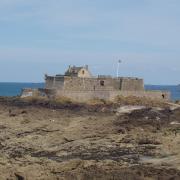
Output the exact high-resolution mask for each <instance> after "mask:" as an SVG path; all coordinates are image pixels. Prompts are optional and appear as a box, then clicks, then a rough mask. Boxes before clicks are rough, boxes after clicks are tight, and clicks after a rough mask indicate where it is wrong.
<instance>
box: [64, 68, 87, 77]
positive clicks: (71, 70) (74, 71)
mask: <svg viewBox="0 0 180 180" xmlns="http://www.w3.org/2000/svg"><path fill="white" fill-rule="evenodd" d="M82 68H84V67H82V66H81V67H76V66H72V67H69V68H68V70H67V71H66V72H65V75H66V76H76V75H77V74H78V72H79V71H80V70H81V69H82Z"/></svg>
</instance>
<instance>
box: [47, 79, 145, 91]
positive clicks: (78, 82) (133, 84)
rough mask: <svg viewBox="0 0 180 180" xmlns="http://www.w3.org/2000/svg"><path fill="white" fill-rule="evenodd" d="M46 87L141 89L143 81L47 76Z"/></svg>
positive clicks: (82, 89)
mask: <svg viewBox="0 0 180 180" xmlns="http://www.w3.org/2000/svg"><path fill="white" fill-rule="evenodd" d="M46 88H47V89H58V90H59V89H60V90H67V91H69V90H71V91H96V90H98V91H100V90H106V91H113V90H122V91H143V90H144V82H143V80H142V79H137V78H77V77H70V76H59V77H58V76H57V77H56V76H55V77H53V76H52V77H51V76H48V77H47V78H46Z"/></svg>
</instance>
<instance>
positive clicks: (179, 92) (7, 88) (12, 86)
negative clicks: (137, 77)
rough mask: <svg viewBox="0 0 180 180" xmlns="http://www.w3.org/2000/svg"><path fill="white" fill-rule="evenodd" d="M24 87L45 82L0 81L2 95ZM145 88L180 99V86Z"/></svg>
mask: <svg viewBox="0 0 180 180" xmlns="http://www.w3.org/2000/svg"><path fill="white" fill-rule="evenodd" d="M23 88H44V83H0V96H18V95H20V94H21V90H22V89H23ZM145 89H146V90H164V91H170V92H171V98H172V99H173V100H180V86H163V85H145Z"/></svg>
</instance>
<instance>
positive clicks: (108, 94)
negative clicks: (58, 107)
mask: <svg viewBox="0 0 180 180" xmlns="http://www.w3.org/2000/svg"><path fill="white" fill-rule="evenodd" d="M56 96H64V97H68V98H70V99H72V100H74V101H79V102H86V101H88V100H91V99H96V98H98V99H104V100H108V101H113V100H114V99H115V98H116V97H117V96H124V97H128V96H136V97H146V98H150V99H158V100H162V101H167V100H169V99H170V93H169V92H165V91H141V92H140V91H64V90H58V91H57V92H56Z"/></svg>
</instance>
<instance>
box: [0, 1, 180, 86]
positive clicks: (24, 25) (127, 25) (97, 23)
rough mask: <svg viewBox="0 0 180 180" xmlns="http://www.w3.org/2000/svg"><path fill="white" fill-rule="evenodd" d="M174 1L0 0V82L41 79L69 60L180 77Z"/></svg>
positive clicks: (166, 79) (179, 22)
mask: <svg viewBox="0 0 180 180" xmlns="http://www.w3.org/2000/svg"><path fill="white" fill-rule="evenodd" d="M179 9H180V1H179V0H136V1H135V0H30V1H27V0H0V81H6V82H7V81H10V82H42V81H43V76H44V74H45V73H48V74H56V73H63V72H64V71H65V69H66V68H67V67H68V65H69V64H72V65H73V64H74V65H85V64H89V66H90V68H91V70H92V72H93V73H94V74H95V75H97V74H110V75H114V76H115V75H116V66H117V61H118V59H122V64H121V65H120V75H121V76H137V77H142V78H144V79H145V83H146V84H179V83H180V78H179V77H180V10H179Z"/></svg>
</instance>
